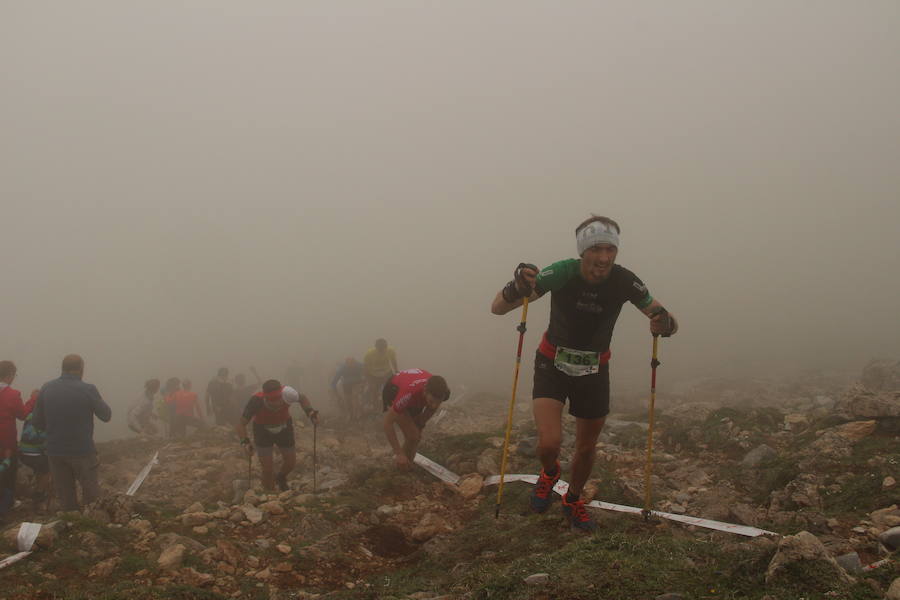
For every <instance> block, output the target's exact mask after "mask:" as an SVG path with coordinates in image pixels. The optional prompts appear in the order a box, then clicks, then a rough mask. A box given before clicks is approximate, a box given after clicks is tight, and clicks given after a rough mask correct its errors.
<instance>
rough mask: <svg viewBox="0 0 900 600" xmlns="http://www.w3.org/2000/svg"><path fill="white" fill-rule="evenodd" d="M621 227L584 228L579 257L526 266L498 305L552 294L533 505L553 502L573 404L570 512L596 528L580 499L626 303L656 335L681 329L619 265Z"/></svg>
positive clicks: (604, 222)
mask: <svg viewBox="0 0 900 600" xmlns="http://www.w3.org/2000/svg"><path fill="white" fill-rule="evenodd" d="M620 233H621V230H620V228H619V225H618V224H617V223H616V222H615V221H613V220H612V219H610V218H608V217H599V216H593V217H591V218H589V219H587V220H586V221H584V222H583V223H581V225H579V226H578V228H577V229H576V230H575V238H576V243H577V248H578V254H579V256H580V258H578V259H571V258H570V259H565V260H561V261H559V262H555V263H553V264H551V265H550V266H548V267H545V268H544V269H543V270H541V271H540V272H538V268H537V267H535V266H534V265H531V264H526V263H521V264H520V265H519V266H518V267H517V268H516V270H515V272H514V277H513V279H512V281H510V282H509V283H507V284H506V286H505V287H504V288H503V289H502V290H501V291H500V292H499V293H498V294H497V296H496V297H495V298H494V301H493V303H492V305H491V312H492V313H493V314H495V315H505V314H506V313H508V312H510V311H512V310H514V309H516V308H517V307H519V306H521V305H522V299H523V298H524V297H526V296H527V297H528V299H529V302H533V301H535V300H537V299H539V298H540V297H542V296H543V295H544V294H546V293H547V292H550V294H551V299H550V325H549V327H548V329H547V331H546V332H545V333H544V335H543V338H542V339H541V342H540V346H539V347H538V350H537V352H536V354H535V362H534V388H533V392H532V397H533V399H534V402H533V410H534V420H535V424H536V426H537V430H538V445H537V456H538V459H539V460H540V461H541V466H542V469H541V474H540V477H539V479H538V482H537V483H536V484H535V487H534V489H533V490H532V494H531V500H530V503H531V508H532V510H534V511H535V512H538V513H543V512H545V511H546V510H547V509H548V508H549V507H550V504H551V503H552V502H553V499H554V498H553V486H554V485H555V484H556V482H557V481H558V480H559V477H560V465H559V449H560V444H561V442H562V411H563V406H564V405H565V402H566V400H567V399H568V400H569V414H570V415H572V416H573V417H575V420H576V430H575V431H576V433H575V454H574V457H573V460H572V474H571V481H570V483H569V490H568V492H567V493H566V494H565V496H564V497H563V498H562V508H563V512H564V513H565V515H566V516H567V517H568V519H569V522H570V523H571V525H572V526H573V527H574V528H576V529H579V530H582V531H587V532H590V531H593V530H594V529H595V528H596V526H597V525H596V523H595V522H594V520H593V519H592V518H591V517H590V515H588V514H587V511H586V510H585V508H584V501H583V500H581V498H580V494H581V491H582V489H583V488H584V484H585V483H586V482H587V479H588V477H589V476H590V474H591V470H592V468H593V465H594V459H595V457H596V444H597V438H598V437H599V435H600V431H601V430H602V429H603V424H604V422H605V421H606V415H607V414H608V413H609V358H610V356H611V353H610V350H609V345H610V340H611V338H612V332H613V328H614V326H615V324H616V319H617V318H618V317H619V312H620V310H621V308H622V305H623V304H624V303H625V302H631V303H632V304H634V305H635V306H636V307H637V308H638V309H639V310H640V311H641V312H643V313H644V314H645V315H647V316H648V317H650V319H651V320H650V333H651V334H653V335H662V336H663V337H668V336H670V335H672V334H674V333H675V332H676V331H678V324H677V322H676V321H675V319H674V317H673V316H672V315H671V314H670V313H669V312H668V311H666V309H665V308H663V306H662V304H660V302H659V301H658V300H656V299H654V298H653V297H652V296H651V295H650V292H648V291H647V287H646V286H645V285H644V284H643V282H642V281H641V280H640V279H639V278H638V277H637V276H636V275H635V274H634V273H632V272H631V271H629V270H628V269H626V268H624V267H622V266H620V265H617V264H615V261H616V257H617V255H618V251H619V234H620Z"/></svg>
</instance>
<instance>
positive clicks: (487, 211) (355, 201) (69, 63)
mask: <svg viewBox="0 0 900 600" xmlns="http://www.w3.org/2000/svg"><path fill="white" fill-rule="evenodd" d="M898 57H900V4H898V3H896V2H894V1H892V0H889V1H881V2H879V1H870V2H863V3H858V2H857V3H850V2H844V1H841V0H835V1H828V2H826V1H821V2H815V3H809V2H800V1H796V2H784V1H781V0H779V1H770V2H752V3H751V2H741V3H722V2H717V1H704V2H701V1H695V2H644V3H633V2H617V3H610V2H603V3H600V2H568V3H563V4H560V3H556V2H497V3H483V2H387V1H379V2H330V1H329V2H272V1H266V2H238V1H227V2H223V1H220V0H217V1H216V2H191V3H175V2H171V3H170V2H161V3H160V2H156V3H150V2H144V3H132V2H128V3H122V2H114V1H108V2H76V3H51V2H24V3H13V2H4V3H2V4H0V205H2V209H0V218H2V229H0V248H2V256H3V269H2V271H3V284H2V286H3V328H2V332H3V335H2V336H0V359H12V360H14V361H16V363H17V365H18V367H19V378H18V379H17V381H16V387H18V388H20V389H22V390H23V391H25V392H27V391H29V390H30V389H31V388H32V387H37V386H39V385H40V384H41V383H43V382H44V381H46V380H48V379H51V378H53V377H55V376H57V374H58V371H59V364H60V361H61V359H62V357H63V356H64V355H65V354H67V353H70V352H76V353H79V354H81V355H82V356H83V357H84V358H85V361H86V373H85V379H86V380H87V381H90V382H93V383H96V384H97V385H98V387H99V388H100V391H101V393H102V394H103V395H104V397H105V398H106V399H107V400H108V401H109V402H110V404H111V405H112V407H113V412H114V417H113V423H112V424H111V425H109V426H104V427H101V428H98V432H97V436H98V438H103V437H108V436H111V435H113V434H124V432H125V427H124V425H123V423H124V414H125V409H126V407H127V406H128V405H129V404H130V403H131V402H132V401H133V400H135V399H136V398H137V396H138V395H139V394H140V391H141V387H142V383H143V381H144V380H145V379H147V378H150V377H158V378H166V377H170V376H179V377H190V378H192V379H193V380H194V381H195V386H196V387H198V388H201V390H202V388H204V387H205V384H206V381H207V380H208V379H209V378H210V377H211V376H212V375H213V374H214V372H215V369H216V368H217V367H219V366H230V367H231V368H232V371H233V372H237V371H245V372H246V369H247V367H248V366H249V365H255V366H256V367H257V368H258V369H259V371H260V374H261V375H262V376H263V378H268V377H281V376H283V375H284V371H285V368H286V367H287V365H288V364H289V363H290V361H291V360H294V359H296V360H299V361H300V362H301V364H302V365H303V366H304V368H305V369H306V381H305V383H304V386H305V387H307V388H308V389H307V391H308V392H309V394H310V396H311V397H312V400H313V403H314V404H317V403H318V404H324V403H325V402H326V400H325V398H324V397H325V383H326V379H327V378H328V377H330V376H331V373H332V370H333V368H334V366H335V365H336V364H337V363H338V362H339V361H340V360H342V359H343V357H345V356H349V355H353V356H356V357H357V358H361V357H362V354H363V353H364V352H365V350H366V349H367V348H369V347H370V346H371V345H372V342H373V340H374V339H375V338H376V337H385V338H387V339H388V341H389V342H390V343H391V345H393V346H394V347H395V348H396V349H397V352H398V355H399V360H400V366H401V368H407V367H422V368H426V369H428V370H431V371H432V372H435V373H440V374H443V375H446V376H447V378H448V380H449V382H450V384H451V387H454V386H458V385H459V384H460V383H464V384H465V385H466V386H467V387H469V388H470V389H472V388H476V389H485V390H490V391H496V392H498V393H503V394H505V393H508V389H509V386H510V383H511V379H512V370H513V361H514V355H515V343H516V336H517V333H516V331H515V325H516V322H517V316H518V312H515V313H513V314H510V315H507V316H505V317H497V316H493V315H491V314H490V310H489V306H490V302H491V300H492V299H493V297H494V295H495V293H496V292H497V291H498V290H499V289H500V288H501V287H502V286H503V284H504V283H505V282H506V281H507V280H508V279H510V277H511V275H512V270H513V268H514V267H515V266H516V264H517V263H518V262H520V261H531V262H535V263H537V264H539V265H547V264H549V263H551V262H553V261H556V260H559V259H562V258H566V257H573V256H575V254H576V251H575V240H574V228H575V226H576V225H577V224H578V223H579V222H581V221H582V220H583V219H584V218H586V217H588V216H589V215H590V214H591V213H596V214H601V215H607V216H610V217H612V218H614V219H616V220H617V221H618V222H619V224H620V225H621V226H622V235H621V247H620V252H619V257H618V262H619V263H620V264H622V265H624V266H626V267H628V268H629V269H631V270H633V271H634V272H635V273H637V274H638V276H640V277H641V278H642V279H643V280H644V281H645V282H646V283H647V285H648V287H649V289H650V291H651V293H652V294H653V295H654V296H655V297H657V298H658V299H660V300H661V301H662V302H663V304H664V305H666V306H667V307H668V308H669V309H670V310H671V311H672V312H673V314H675V315H676V316H677V317H678V319H679V322H680V324H681V331H680V332H679V333H678V335H677V336H675V337H673V338H671V339H669V340H664V341H663V342H662V345H661V348H662V350H661V352H662V356H661V358H662V360H663V366H662V367H661V371H660V393H664V392H665V386H666V385H667V384H669V383H672V382H678V381H685V380H690V379H695V378H698V377H705V376H720V375H728V376H734V375H741V376H754V377H755V376H768V375H771V374H774V373H780V372H786V371H791V370H797V371H801V370H803V369H813V368H815V369H819V368H821V369H834V370H850V371H852V370H856V369H858V368H859V367H860V366H861V365H862V364H863V363H865V362H866V361H867V360H868V359H869V358H871V357H875V356H896V355H897V354H898V353H900V341H898V339H900V336H898V333H900V331H898V329H900V328H898V323H900V319H898V313H897V310H898V307H900V291H898V290H900V283H898V274H900V244H898V241H897V230H898V224H900V218H898V217H900V110H898V107H900V60H898ZM548 309H549V298H544V299H542V300H541V301H540V302H538V303H536V304H535V305H533V310H532V311H531V313H530V315H529V331H528V334H527V337H526V346H525V358H524V360H523V364H524V365H526V367H530V362H531V357H532V356H533V353H534V349H535V346H536V344H537V341H538V340H539V338H540V334H541V332H542V331H543V330H544V328H545V327H546V325H547V315H548ZM650 340H651V338H650V336H649V333H648V330H647V322H646V318H645V317H644V316H643V315H641V314H640V313H639V312H638V311H637V310H636V309H634V308H633V307H630V306H626V307H624V308H623V312H622V317H621V318H620V320H619V323H618V326H617V329H616V334H615V336H614V338H613V346H612V350H613V355H614V358H613V362H612V378H613V385H614V389H616V390H638V391H640V390H642V389H644V388H645V387H646V385H647V383H648V380H649V368H648V359H649V352H650ZM529 378H530V368H526V369H525V371H524V373H523V384H522V388H523V392H522V393H523V397H524V396H526V395H528V394H529V393H530V387H531V385H530V381H529ZM613 410H615V398H613ZM502 420H503V415H502V414H501V415H498V426H499V425H500V424H502ZM101 430H102V431H101Z"/></svg>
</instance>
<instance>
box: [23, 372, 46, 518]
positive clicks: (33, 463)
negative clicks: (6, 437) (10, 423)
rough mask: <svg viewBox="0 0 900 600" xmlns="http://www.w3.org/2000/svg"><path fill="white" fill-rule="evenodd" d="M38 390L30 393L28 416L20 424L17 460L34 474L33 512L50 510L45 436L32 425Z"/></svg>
mask: <svg viewBox="0 0 900 600" xmlns="http://www.w3.org/2000/svg"><path fill="white" fill-rule="evenodd" d="M39 394H40V390H34V391H33V392H31V398H30V399H29V400H28V402H27V403H26V405H25V407H26V409H27V410H28V414H27V415H26V416H25V422H24V423H22V437H21V438H20V439H19V460H20V461H21V462H22V465H24V466H26V467H28V468H29V469H31V472H32V473H33V474H34V485H33V486H32V490H33V491H32V495H31V500H32V503H33V506H34V510H36V511H38V512H43V511H48V510H50V497H51V484H50V461H49V460H48V459H47V452H46V446H47V434H46V433H45V432H44V431H43V430H41V429H38V428H37V427H35V425H34V410H33V409H34V405H35V403H36V402H37V398H38V395H39Z"/></svg>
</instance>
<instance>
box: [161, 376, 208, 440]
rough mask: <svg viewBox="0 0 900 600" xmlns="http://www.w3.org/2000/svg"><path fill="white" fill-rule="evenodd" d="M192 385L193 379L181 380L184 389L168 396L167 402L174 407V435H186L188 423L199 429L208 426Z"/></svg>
mask: <svg viewBox="0 0 900 600" xmlns="http://www.w3.org/2000/svg"><path fill="white" fill-rule="evenodd" d="M191 387H192V385H191V380H190V379H185V380H183V381H182V382H181V388H182V389H180V390H176V391H174V392H172V393H171V394H169V396H167V397H166V403H168V404H170V405H172V407H173V408H174V416H173V421H172V435H173V436H174V437H184V436H185V434H186V433H187V426H188V425H190V426H191V427H193V428H194V429H198V430H199V429H205V428H206V424H205V423H204V422H203V413H201V412H200V403H199V402H198V401H197V394H196V393H195V392H192V391H191Z"/></svg>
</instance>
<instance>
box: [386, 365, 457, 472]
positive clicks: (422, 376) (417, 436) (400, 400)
mask: <svg viewBox="0 0 900 600" xmlns="http://www.w3.org/2000/svg"><path fill="white" fill-rule="evenodd" d="M449 397H450V388H449V387H447V380H446V379H444V378H443V377H441V376H440V375H432V374H431V373H429V372H428V371H424V370H422V369H407V370H406V371H400V372H399V373H397V374H396V375H394V376H393V377H392V378H391V379H390V380H389V381H388V382H387V383H386V384H385V386H384V388H383V390H382V396H381V398H382V406H383V409H384V411H386V414H385V415H384V424H383V425H384V435H385V437H387V440H388V443H389V444H390V445H391V449H392V450H393V451H394V461H395V462H396V465H397V468H398V469H404V470H405V469H409V468H410V466H411V465H412V461H413V459H414V458H415V456H416V449H417V448H418V447H419V442H421V441H422V430H423V429H424V428H425V423H427V422H428V419H430V418H431V417H432V415H434V413H435V412H436V411H437V409H438V407H440V405H441V403H442V402H444V401H445V400H447V399H448V398H449ZM395 425H396V426H397V427H398V428H399V429H400V432H401V433H402V434H403V445H402V446H401V445H400V440H399V439H398V438H397V432H396V431H395V430H394V426H395Z"/></svg>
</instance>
